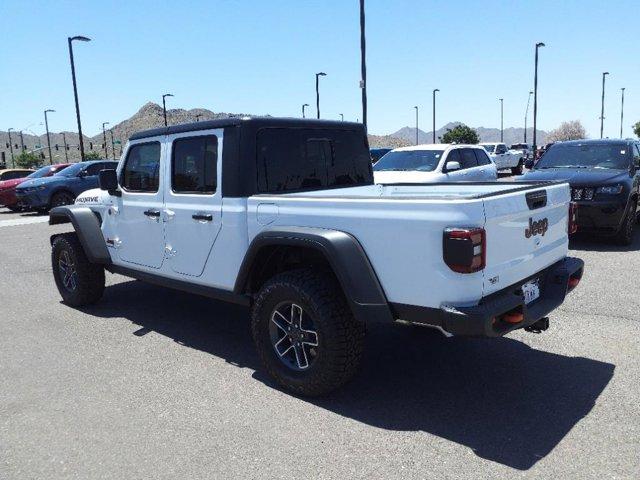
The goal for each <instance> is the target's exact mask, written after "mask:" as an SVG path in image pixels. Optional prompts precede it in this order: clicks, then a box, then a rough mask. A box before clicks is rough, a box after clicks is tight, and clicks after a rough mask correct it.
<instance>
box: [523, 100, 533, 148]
mask: <svg viewBox="0 0 640 480" xmlns="http://www.w3.org/2000/svg"><path fill="white" fill-rule="evenodd" d="M531 95H533V92H529V98H527V109H526V110H525V111H524V143H527V117H528V116H529V102H531Z"/></svg>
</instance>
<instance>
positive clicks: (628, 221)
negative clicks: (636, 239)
mask: <svg viewBox="0 0 640 480" xmlns="http://www.w3.org/2000/svg"><path fill="white" fill-rule="evenodd" d="M636 205H637V202H636V201H635V200H632V201H631V205H629V209H628V210H627V212H626V214H625V216H624V220H623V221H622V227H621V228H620V231H619V232H618V235H617V236H616V240H617V243H618V244H620V245H631V244H632V243H633V232H634V229H635V228H634V227H635V226H636V216H637V214H636V208H637V207H636Z"/></svg>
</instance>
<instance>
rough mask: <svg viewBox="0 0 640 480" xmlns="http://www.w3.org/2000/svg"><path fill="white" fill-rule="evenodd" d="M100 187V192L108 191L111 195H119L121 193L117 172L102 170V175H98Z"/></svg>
mask: <svg viewBox="0 0 640 480" xmlns="http://www.w3.org/2000/svg"><path fill="white" fill-rule="evenodd" d="M98 185H99V186H100V190H106V191H107V192H109V194H110V195H117V194H118V193H119V190H118V174H117V173H116V171H115V170H100V173H98ZM116 192H117V193H116Z"/></svg>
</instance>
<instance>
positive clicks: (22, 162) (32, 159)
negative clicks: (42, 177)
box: [15, 152, 42, 168]
mask: <svg viewBox="0 0 640 480" xmlns="http://www.w3.org/2000/svg"><path fill="white" fill-rule="evenodd" d="M15 162H16V167H20V168H35V167H39V166H40V165H41V164H42V158H40V156H39V155H37V154H35V153H33V152H21V153H20V154H19V155H17V156H16V158H15Z"/></svg>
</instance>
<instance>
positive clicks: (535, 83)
mask: <svg viewBox="0 0 640 480" xmlns="http://www.w3.org/2000/svg"><path fill="white" fill-rule="evenodd" d="M545 46H546V45H545V44H544V43H542V42H538V43H536V60H535V73H534V75H533V160H534V161H535V159H536V153H537V150H536V148H537V144H536V128H537V123H536V122H537V119H538V49H539V48H540V47H545Z"/></svg>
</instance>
